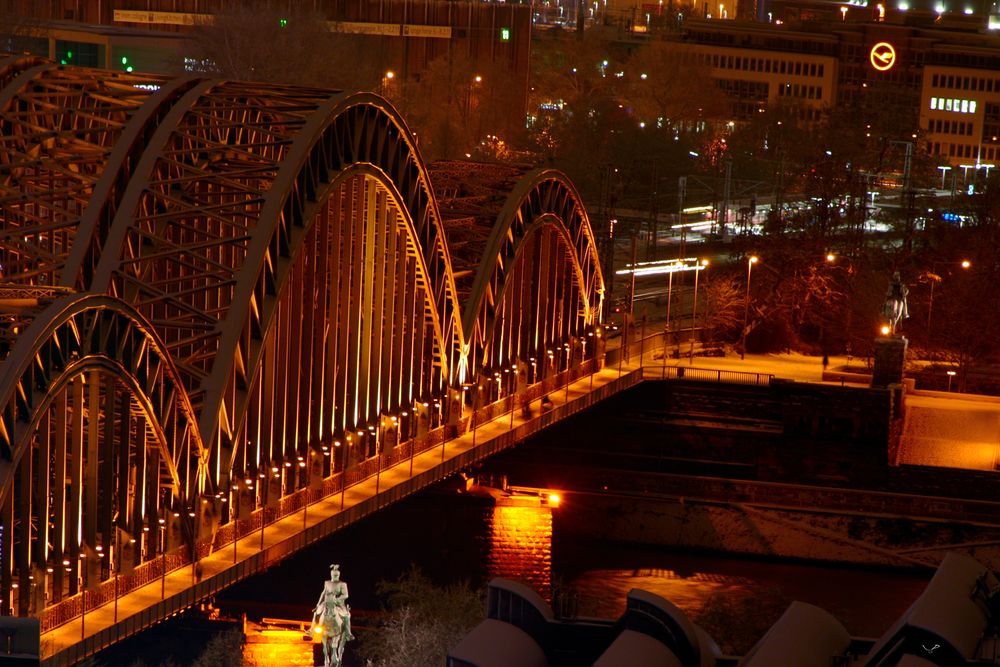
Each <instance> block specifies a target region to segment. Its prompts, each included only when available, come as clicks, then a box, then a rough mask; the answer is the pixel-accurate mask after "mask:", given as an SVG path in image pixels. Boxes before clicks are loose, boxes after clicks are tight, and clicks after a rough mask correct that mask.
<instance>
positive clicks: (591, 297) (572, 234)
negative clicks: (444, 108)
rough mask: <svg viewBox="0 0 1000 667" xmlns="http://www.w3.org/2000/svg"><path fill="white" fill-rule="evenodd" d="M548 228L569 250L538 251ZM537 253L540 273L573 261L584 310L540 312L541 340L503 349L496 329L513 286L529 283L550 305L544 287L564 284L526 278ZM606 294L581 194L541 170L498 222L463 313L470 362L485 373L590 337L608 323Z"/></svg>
mask: <svg viewBox="0 0 1000 667" xmlns="http://www.w3.org/2000/svg"><path fill="white" fill-rule="evenodd" d="M545 230H549V231H550V232H551V236H552V237H553V238H554V239H558V240H559V243H561V244H562V247H563V250H559V248H558V247H557V246H555V245H552V243H551V240H545V239H541V241H540V242H541V243H542V244H543V247H534V245H533V241H535V240H538V239H539V235H540V234H543V233H544V231H545ZM529 248H530V249H532V250H533V252H534V253H535V256H534V257H532V258H531V260H530V261H533V262H534V265H533V267H534V270H535V271H536V273H537V271H538V270H539V269H544V268H545V265H546V264H547V263H550V262H557V263H558V262H560V261H563V262H564V263H565V266H566V268H567V269H568V272H569V275H571V276H572V291H575V293H576V299H577V300H578V307H577V308H572V307H570V304H565V303H564V304H562V305H560V306H556V305H553V308H554V309H552V310H547V311H546V312H538V313H537V314H536V316H535V319H534V321H533V323H532V328H533V331H532V332H530V335H531V336H533V337H534V340H532V341H528V342H527V343H525V342H523V341H522V342H520V343H516V342H515V343H514V345H513V347H511V346H510V345H507V347H508V348H509V349H507V350H506V351H504V350H500V349H499V340H495V339H498V338H500V337H501V336H502V335H504V334H503V332H497V331H496V330H495V329H496V327H495V324H496V321H497V318H498V314H499V312H500V309H501V304H502V303H503V302H504V299H505V298H507V297H508V292H509V289H510V287H511V285H514V284H519V281H521V280H529V281H530V282H531V283H532V284H533V285H535V288H534V289H536V290H540V291H536V292H535V294H534V295H532V298H536V299H538V300H540V301H543V302H544V301H547V300H548V299H547V296H546V291H545V289H546V288H545V287H544V286H543V285H541V283H542V282H544V281H546V280H549V279H550V278H551V279H552V280H559V279H560V274H559V272H558V271H556V272H555V273H554V274H550V275H549V276H541V275H534V276H523V275H521V274H520V273H518V271H519V270H521V267H522V265H523V264H524V263H525V261H527V260H526V259H525V257H526V251H527V250H528V249H529ZM562 277H563V278H564V277H565V276H562ZM556 287H557V286H556V283H552V284H551V285H550V289H555V288H556ZM566 287H567V288H568V287H569V286H566ZM560 289H561V288H560ZM603 295H604V280H603V275H602V273H601V266H600V258H599V254H598V250H597V245H596V241H595V239H594V235H593V230H592V229H591V227H590V222H589V220H588V218H587V214H586V210H585V209H584V206H583V201H582V199H581V198H580V196H579V193H577V191H576V189H575V188H574V187H573V185H572V184H571V183H570V182H569V180H568V179H567V178H566V176H565V175H563V174H562V173H561V172H559V171H556V170H553V169H536V170H533V171H531V172H528V173H526V174H525V175H524V176H523V177H522V178H521V179H520V180H519V181H518V182H517V184H516V185H515V186H514V188H513V190H512V191H511V192H510V195H509V196H508V197H507V199H506V202H505V203H504V206H503V208H502V209H501V211H500V213H499V214H498V216H497V219H496V223H495V224H494V226H493V229H492V230H491V232H490V236H489V239H488V240H487V242H486V247H485V249H484V251H483V253H482V261H481V263H480V265H479V267H478V270H477V272H476V276H475V278H474V281H473V283H472V289H471V293H470V295H469V298H468V300H467V302H466V305H465V310H464V311H463V318H462V321H463V329H464V331H465V332H466V340H467V341H468V345H469V346H470V350H469V357H470V360H474V361H471V363H472V364H473V365H474V366H475V367H477V368H482V369H489V368H493V367H497V366H505V365H506V364H507V363H508V362H512V361H515V360H516V359H517V358H518V357H520V358H521V359H522V360H525V359H526V358H528V357H531V356H538V355H541V354H542V353H544V352H545V350H546V349H547V348H548V347H549V346H551V345H553V344H555V343H557V342H558V343H561V344H563V343H565V342H566V339H568V338H569V337H572V336H579V335H583V334H584V329H585V328H588V327H592V326H593V325H595V324H598V323H599V322H600V316H601V302H602V299H603ZM559 298H561V297H559ZM541 309H544V306H542V308H541ZM541 309H540V310H541ZM507 315H508V319H509V320H511V321H510V322H509V324H511V325H515V323H514V322H513V320H514V319H517V318H516V317H514V315H515V313H513V312H512V313H507ZM565 320H573V321H565ZM506 335H507V338H508V339H509V338H511V337H515V338H516V336H514V335H513V332H512V331H510V330H508V332H507V334H506ZM493 348H495V349H493Z"/></svg>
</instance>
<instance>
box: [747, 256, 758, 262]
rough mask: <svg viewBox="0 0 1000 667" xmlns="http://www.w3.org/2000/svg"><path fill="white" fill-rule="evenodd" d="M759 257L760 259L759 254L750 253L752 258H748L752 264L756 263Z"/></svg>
mask: <svg viewBox="0 0 1000 667" xmlns="http://www.w3.org/2000/svg"><path fill="white" fill-rule="evenodd" d="M758 259H759V257H757V255H750V258H749V260H748V261H749V262H750V263H751V264H756V263H757V260H758Z"/></svg>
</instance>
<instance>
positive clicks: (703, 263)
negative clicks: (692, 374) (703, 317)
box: [688, 259, 708, 366]
mask: <svg viewBox="0 0 1000 667" xmlns="http://www.w3.org/2000/svg"><path fill="white" fill-rule="evenodd" d="M707 266H708V260H707V259H702V260H699V261H698V263H697V264H695V266H694V305H692V307H691V354H689V355H688V365H691V366H693V365H694V337H695V328H696V327H697V326H698V274H699V273H701V271H702V269H704V268H705V267H707Z"/></svg>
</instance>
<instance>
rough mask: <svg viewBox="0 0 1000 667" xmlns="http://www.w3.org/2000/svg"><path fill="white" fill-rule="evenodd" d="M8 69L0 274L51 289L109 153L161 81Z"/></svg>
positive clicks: (49, 68)
mask: <svg viewBox="0 0 1000 667" xmlns="http://www.w3.org/2000/svg"><path fill="white" fill-rule="evenodd" d="M11 69H12V70H13V71H17V69H16V68H11ZM13 71H12V74H11V76H9V77H8V78H9V80H8V82H7V83H8V85H7V86H6V87H5V88H3V89H0V277H2V279H3V280H4V281H7V282H19V283H24V284H37V285H54V284H57V283H58V281H59V279H60V274H61V270H62V267H63V265H64V263H65V262H66V259H67V257H68V255H69V252H70V249H71V247H72V245H73V243H74V240H75V237H76V233H77V230H78V227H79V223H80V218H81V215H82V213H83V211H84V209H85V208H86V207H87V205H88V203H89V201H90V199H91V196H92V194H93V192H94V186H95V184H96V182H97V180H98V179H99V178H100V176H101V174H102V172H103V169H104V166H105V164H106V163H107V162H108V159H109V156H110V154H111V152H112V151H113V149H114V147H115V146H116V144H117V141H118V139H119V137H120V136H121V134H122V132H123V130H124V128H125V127H126V125H127V123H128V120H129V118H130V117H131V115H132V114H134V113H135V111H136V110H137V109H138V108H139V107H140V106H141V105H142V104H143V103H144V102H145V101H146V99H147V98H148V97H149V96H150V94H151V89H152V88H155V87H157V86H159V85H160V84H161V83H162V82H163V78H162V77H151V76H142V75H131V74H124V73H122V74H112V73H100V72H96V71H89V70H80V69H76V68H62V67H57V66H54V65H46V64H36V65H34V66H33V67H22V68H20V71H17V73H16V74H13Z"/></svg>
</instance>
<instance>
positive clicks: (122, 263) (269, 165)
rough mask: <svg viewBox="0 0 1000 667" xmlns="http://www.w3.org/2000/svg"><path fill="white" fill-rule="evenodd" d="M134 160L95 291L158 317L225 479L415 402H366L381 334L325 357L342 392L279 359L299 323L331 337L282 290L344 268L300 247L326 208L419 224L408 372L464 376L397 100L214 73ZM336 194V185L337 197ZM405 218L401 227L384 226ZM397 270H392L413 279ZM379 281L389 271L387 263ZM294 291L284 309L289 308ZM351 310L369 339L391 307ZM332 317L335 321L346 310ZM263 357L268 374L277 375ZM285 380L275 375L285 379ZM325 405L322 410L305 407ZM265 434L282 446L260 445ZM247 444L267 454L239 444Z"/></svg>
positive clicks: (442, 382)
mask: <svg viewBox="0 0 1000 667" xmlns="http://www.w3.org/2000/svg"><path fill="white" fill-rule="evenodd" d="M275 128H279V129H275ZM133 161H134V160H133ZM134 162H135V165H136V167H135V169H134V170H133V175H132V177H131V180H130V182H129V184H128V187H127V189H126V190H125V192H124V193H123V194H122V196H121V202H120V204H118V206H117V208H116V209H115V217H114V220H113V221H112V222H111V223H110V225H108V226H107V229H108V233H107V239H106V241H105V243H104V248H103V253H102V255H101V257H100V259H99V262H98V264H97V267H96V271H95V273H94V281H93V284H92V288H93V289H94V290H95V291H101V292H108V293H111V294H114V295H117V296H119V297H121V298H122V299H124V300H125V301H127V302H129V303H132V304H134V305H135V306H136V308H137V309H138V310H139V311H140V312H143V313H144V314H145V315H146V317H148V318H149V320H150V321H151V322H153V323H154V326H156V327H157V329H158V331H159V332H160V334H161V336H162V337H163V339H164V340H165V342H166V344H167V345H168V347H169V348H170V351H171V354H172V355H173V356H174V358H175V359H177V361H178V364H179V366H180V370H181V373H182V377H183V379H184V381H185V384H186V386H187V387H188V390H189V393H190V396H191V398H192V401H193V402H194V405H195V408H196V410H198V412H199V422H200V429H201V433H202V437H203V439H204V440H205V441H206V442H207V443H212V445H213V446H212V466H211V470H212V475H213V478H214V480H215V481H216V482H219V483H222V484H225V481H226V480H227V479H228V475H229V472H230V470H229V469H230V467H231V465H232V463H233V462H235V461H236V460H237V459H242V461H243V464H242V465H249V463H248V462H249V461H250V460H253V466H262V465H265V464H270V463H272V462H273V459H275V458H280V456H294V455H297V454H301V453H303V452H301V451H300V450H301V448H302V446H303V443H305V442H312V443H314V444H315V443H316V442H317V440H318V439H326V440H327V441H328V442H329V441H330V439H332V434H333V432H334V431H337V430H345V429H355V428H359V427H362V428H364V427H367V426H369V425H370V424H371V423H373V422H375V421H377V420H378V419H379V418H380V416H381V415H382V414H384V413H385V412H387V411H396V412H400V411H402V410H403V409H404V407H403V405H404V403H405V401H404V397H403V396H402V395H400V396H397V397H395V398H391V397H385V396H383V395H382V394H383V390H384V389H385V387H382V389H381V390H380V389H378V388H377V387H374V385H373V386H370V387H369V388H368V389H367V392H368V394H369V396H368V397H367V398H366V399H365V400H364V404H365V406H364V408H361V407H360V406H359V404H360V403H361V402H362V401H361V400H360V399H358V398H357V396H355V395H354V394H362V393H364V391H362V389H361V388H360V387H355V391H354V392H353V394H352V392H350V391H349V389H348V388H349V384H350V383H349V382H348V381H347V380H345V379H343V378H342V376H343V375H344V373H348V374H351V373H354V374H357V373H358V372H359V371H358V368H359V367H361V366H363V365H364V364H367V365H368V366H367V370H366V375H368V374H370V372H371V371H372V370H374V366H372V364H376V365H379V366H386V367H387V368H386V369H385V370H386V372H387V373H388V370H389V369H388V364H389V362H388V361H387V360H385V355H380V354H371V352H372V350H371V347H372V346H371V344H370V343H368V342H365V343H363V344H360V345H359V343H358V341H357V340H356V339H352V340H351V341H347V342H348V344H350V345H355V346H357V347H358V355H356V357H355V359H354V360H353V361H354V362H355V364H354V365H355V366H356V367H357V368H353V369H350V370H347V369H345V368H336V367H331V368H328V369H326V370H325V372H326V373H327V374H330V373H332V374H333V375H334V376H337V377H338V378H340V380H341V382H342V384H343V385H344V389H342V390H341V395H340V396H339V397H338V395H337V394H336V393H334V394H332V395H329V394H328V393H322V392H323V391H324V390H322V389H320V387H319V385H320V384H323V383H322V382H317V383H312V382H310V383H309V384H308V386H305V385H303V384H302V383H303V382H304V380H303V375H302V374H300V375H299V376H297V377H287V376H285V373H287V371H288V369H290V368H292V367H296V366H298V365H299V363H290V360H289V359H282V360H281V363H276V362H277V360H276V359H274V358H272V357H273V355H275V354H278V353H279V352H277V351H275V350H280V351H281V353H282V354H287V345H286V344H285V341H283V340H282V337H284V336H291V337H293V338H295V340H296V342H297V343H300V344H303V343H308V346H309V347H310V348H311V349H314V350H315V351H316V352H321V351H322V350H321V347H322V346H321V345H320V344H319V343H318V342H317V338H316V335H314V334H315V333H316V332H315V331H308V332H306V331H303V328H302V324H303V323H305V324H308V325H309V327H312V328H315V324H316V323H315V322H314V318H313V317H312V315H313V312H314V310H315V309H314V308H313V305H314V304H307V303H304V302H302V301H301V300H300V301H298V302H297V304H298V305H297V306H295V307H294V309H295V310H298V311H301V312H302V313H306V312H308V313H309V315H308V316H307V317H306V319H305V321H304V322H303V321H298V322H296V324H295V326H294V328H293V327H292V326H291V323H290V321H287V319H284V320H283V319H281V318H282V317H283V316H281V315H280V312H281V308H282V296H281V295H282V294H283V290H284V289H285V287H286V285H288V284H289V283H290V281H295V282H296V284H297V285H299V284H304V283H302V281H303V280H304V281H306V282H307V283H308V284H309V285H310V290H311V292H310V293H311V294H313V295H316V294H318V293H319V292H318V289H319V285H320V284H319V282H318V281H319V280H325V281H326V282H327V283H334V284H336V280H337V277H336V276H332V274H327V275H323V276H319V275H318V274H317V271H320V272H322V271H328V269H329V266H325V265H321V263H320V261H317V259H316V258H315V257H312V258H308V259H303V258H302V257H301V252H302V248H303V247H306V246H309V247H315V243H316V242H317V241H316V239H315V238H312V237H310V236H309V235H310V233H311V230H312V229H313V227H314V224H315V222H316V221H317V220H318V219H319V218H320V217H322V216H329V214H330V213H331V212H332V213H334V214H335V215H334V218H336V224H337V227H336V229H337V230H338V231H337V233H338V234H344V233H345V232H346V233H349V234H354V232H355V231H356V228H360V227H358V225H359V224H364V223H366V222H368V221H378V224H376V225H375V226H374V227H371V229H373V230H374V229H383V230H389V231H392V232H393V233H395V231H405V232H406V234H405V235H404V237H405V238H404V239H403V241H402V243H401V245H400V246H399V256H400V257H402V258H403V259H404V261H403V264H405V263H406V262H407V261H409V262H412V263H413V266H412V267H411V268H410V269H403V271H404V274H405V272H406V271H409V274H408V275H409V278H410V280H411V281H413V282H412V286H413V287H414V288H415V289H416V290H417V291H419V292H420V297H419V298H418V299H417V300H416V303H418V304H419V307H418V308H417V309H416V310H414V312H413V313H412V314H411V315H410V316H409V317H407V318H404V319H402V320H400V321H399V322H398V323H397V322H394V323H393V324H394V325H398V328H397V329H395V330H393V331H394V332H395V334H396V335H397V336H399V337H403V331H404V330H405V331H406V332H408V333H407V334H406V335H407V336H410V337H411V338H412V337H414V336H415V337H416V339H418V340H419V341H420V343H419V344H418V345H417V346H416V347H414V348H413V352H411V353H410V354H409V355H407V356H406V358H405V360H403V359H400V362H399V363H400V364H403V365H406V364H415V365H416V371H415V373H416V377H417V378H418V381H417V382H407V383H406V385H407V386H409V385H410V384H412V385H414V386H415V391H416V393H417V394H419V395H420V396H421V397H423V398H426V397H427V396H428V395H433V394H436V395H441V394H443V392H444V388H445V387H446V386H448V385H449V384H450V383H453V382H455V381H456V380H455V377H456V375H455V374H456V371H455V369H456V368H458V367H459V366H460V365H459V364H458V363H457V360H458V358H459V356H460V351H461V349H462V330H461V323H460V320H459V306H458V301H457V297H456V294H455V289H454V284H453V278H452V273H451V267H450V259H449V256H448V251H447V247H446V244H445V239H444V235H443V233H442V230H441V227H440V223H439V214H438V212H437V209H436V204H435V201H434V198H433V194H432V192H431V191H430V185H429V182H428V177H427V174H426V170H425V169H424V167H423V164H422V161H421V159H420V157H419V155H418V154H417V151H416V149H415V146H414V142H413V140H412V137H411V136H410V133H409V131H408V130H407V129H406V126H405V124H404V123H403V121H402V119H401V118H400V117H399V116H398V114H397V113H396V112H395V111H394V110H392V108H391V107H390V106H389V105H388V104H387V103H386V102H385V101H384V100H382V99H381V98H378V97H377V96H374V95H371V94H356V95H347V94H342V93H334V94H329V93H327V94H325V96H321V95H319V94H318V91H314V90H302V89H282V88H275V87H260V86H255V85H253V84H239V83H233V82H203V83H201V84H199V85H198V86H195V87H192V88H190V89H189V90H188V91H187V92H186V93H185V94H183V95H181V96H179V98H178V100H177V102H176V104H175V106H174V107H173V108H172V109H171V110H170V112H169V113H167V114H165V115H164V116H163V123H162V124H161V125H160V126H159V128H158V129H157V131H156V132H155V133H154V134H153V135H152V137H151V138H150V140H149V142H148V147H147V148H146V150H145V152H144V154H143V155H142V157H141V159H139V160H138V161H134ZM345 174H350V177H347V176H345ZM348 182H350V183H352V184H353V185H352V186H351V188H352V189H351V190H350V192H347V193H346V194H345V193H343V192H341V191H340V190H338V188H340V187H342V186H343V185H344V184H345V183H348ZM331 196H335V197H337V198H338V199H337V202H338V203H337V208H336V210H335V211H334V210H332V209H331V204H330V203H329V200H330V197H331ZM345 197H346V199H345ZM324 207H326V208H325V212H324ZM379 207H381V208H380V209H379V211H376V208H379ZM341 218H343V220H341ZM389 218H392V219H393V221H394V222H393V223H392V224H391V225H389V226H388V227H379V226H378V225H382V224H383V223H384V222H385V220H388V219H389ZM397 219H398V222H399V224H396V222H395V221H396V220H397ZM352 221H353V223H355V224H349V223H352ZM341 223H343V224H341ZM373 233H375V234H376V236H374V237H372V238H370V239H368V240H367V241H366V240H365V238H364V237H362V236H358V235H357V234H354V236H353V237H352V238H353V240H354V241H357V242H358V243H360V246H358V247H357V248H354V247H353V246H351V247H348V249H347V250H346V252H350V253H352V254H351V257H353V258H355V259H360V260H365V258H364V257H362V256H361V255H360V254H358V253H360V252H361V249H362V248H367V251H369V252H370V251H372V250H373V249H374V248H375V247H376V246H375V245H372V244H373V243H376V244H377V243H382V246H380V252H383V253H384V252H388V251H390V250H392V251H393V252H395V251H396V246H395V245H392V246H391V247H390V245H389V244H388V243H387V242H386V239H389V237H390V236H391V235H390V234H387V233H386V232H385V231H383V232H382V233H381V235H379V233H378V232H373ZM392 243H393V244H395V243H396V241H392ZM366 244H367V245H366ZM407 258H408V259H407ZM374 259H375V258H374V256H373V255H370V256H369V257H368V258H367V260H365V261H364V266H367V267H368V268H369V269H372V268H374V267H375V265H374V264H373V261H374ZM379 259H381V258H379ZM325 260H326V258H323V261H325ZM87 261H88V260H86V259H84V260H83V262H82V265H83V266H86V265H87ZM378 266H379V267H382V266H383V265H382V264H379V265H378ZM341 268H342V267H341ZM356 268H361V266H360V265H359V266H358V267H356ZM74 270H75V269H74ZM350 275H353V274H349V275H348V277H350ZM331 276H332V277H331ZM394 277H395V278H398V279H397V280H395V281H394V282H393V284H400V281H403V280H405V279H406V275H400V276H394ZM380 280H382V284H385V276H382V278H381V279H380ZM360 282H361V281H357V282H356V283H355V282H352V284H360ZM373 284H374V283H368V284H367V285H368V287H366V289H367V291H366V292H364V293H361V294H354V295H352V294H347V295H345V296H347V297H348V298H354V300H355V301H359V303H356V304H355V306H352V307H353V308H358V307H360V308H363V309H367V308H370V307H371V306H372V305H373V304H376V303H379V304H381V305H382V306H384V300H382V297H381V293H380V292H375V291H373V289H372V286H373ZM327 291H329V289H327ZM373 294H374V296H373ZM289 298H290V299H292V298H291V297H289ZM362 300H363V301H364V303H360V301H362ZM293 301H294V299H292V300H291V301H288V303H287V305H285V306H284V308H285V310H286V311H287V310H289V308H292V306H291V304H292V302H293ZM307 306H308V308H307ZM394 312H399V311H398V310H394ZM350 314H351V315H352V316H353V318H354V321H356V323H358V324H359V325H362V328H361V330H359V331H355V332H353V333H354V334H355V335H356V336H357V337H361V338H364V337H365V336H366V332H367V331H368V329H365V328H364V326H366V324H367V322H369V321H370V320H372V319H376V320H377V319H378V317H379V315H378V314H372V313H369V312H365V315H366V317H364V318H360V319H359V317H358V313H357V312H354V311H351V313H350ZM286 315H287V313H286ZM276 318H277V320H276ZM279 320H280V323H279V324H278V325H277V326H278V328H277V329H275V328H274V326H275V322H276V321H279ZM320 324H325V325H326V326H327V327H328V328H329V327H333V328H334V330H335V331H336V327H337V324H338V323H337V322H326V323H320ZM269 336H270V337H271V338H270V339H269V338H268V337H269ZM306 338H308V341H307V340H306ZM411 342H412V341H411ZM425 343H426V345H425ZM421 346H423V347H421ZM299 349H301V348H300V347H297V348H296V350H299ZM269 351H270V352H269ZM375 352H376V353H378V352H381V350H378V349H376V350H375ZM297 354H298V352H297ZM396 354H397V356H398V355H399V354H401V353H399V352H396ZM299 358H300V359H301V356H299ZM425 359H429V360H430V361H431V363H430V364H426V363H425V362H424V360H425ZM268 360H269V361H268ZM265 361H266V362H267V363H270V364H271V365H270V366H267V364H266V363H264V362H265ZM340 361H341V362H343V363H345V364H346V363H347V362H348V361H349V360H347V359H340ZM348 365H349V364H348ZM268 369H270V370H268ZM304 370H311V369H304ZM262 372H263V373H264V374H265V375H267V378H265V379H263V380H262V379H261V378H260V377H259V376H260V374H261V373H262ZM401 373H402V371H399V372H397V373H396V375H395V378H396V379H397V380H398V379H399V378H400V377H401ZM312 375H315V373H312ZM271 380H273V381H274V382H276V383H277V384H275V385H273V386H271V385H269V382H270V381H271ZM328 382H329V381H327V383H328ZM401 388H402V386H401V387H400V389H401ZM303 392H304V393H303ZM313 392H315V393H313ZM303 395H305V396H307V400H306V401H304V402H303V401H302V400H300V398H301V397H302V396H303ZM320 398H322V399H328V400H332V401H336V405H337V406H338V409H340V410H341V412H342V413H343V415H341V416H340V417H339V418H336V419H334V418H329V417H331V416H330V415H329V413H330V411H331V410H332V409H333V408H332V405H333V404H332V403H331V404H327V405H323V404H322V403H321V402H320V400H319V399H320ZM338 398H339V400H338ZM405 398H406V399H410V398H412V397H405ZM351 401H354V404H353V405H350V404H349V403H350V402H351ZM292 403H294V404H295V405H294V406H293V405H291V404H292ZM314 403H320V404H319V405H314ZM310 406H312V407H314V408H316V409H308V410H307V409H306V408H309V407H310ZM295 412H297V413H298V414H293V413H295ZM324 412H325V413H327V417H326V418H324V417H322V415H323V414H324ZM262 423H266V424H265V425H262ZM265 436H266V437H265ZM303 436H305V437H303ZM264 440H266V441H267V442H268V443H269V446H268V450H270V451H269V452H268V453H267V454H268V455H267V456H265V455H264V452H262V451H260V450H259V448H260V446H259V445H255V444H254V443H260V442H261V441H264ZM289 442H293V443H298V444H294V445H288V444H286V443H289ZM248 444H249V445H254V447H255V448H257V449H258V451H256V452H255V453H254V454H253V456H248V455H247V454H246V452H244V453H243V454H242V455H241V454H240V450H241V448H242V449H244V450H245V449H247V446H248ZM277 455H280V456H277Z"/></svg>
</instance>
